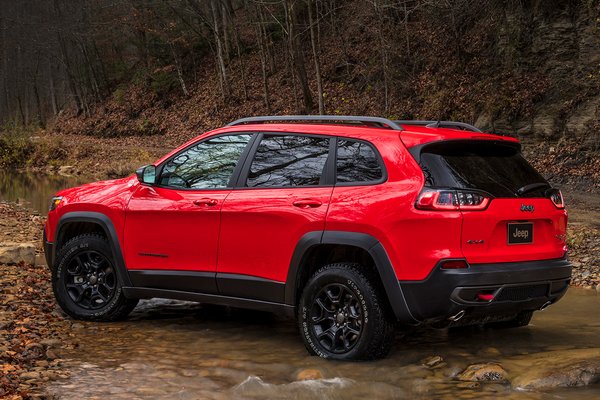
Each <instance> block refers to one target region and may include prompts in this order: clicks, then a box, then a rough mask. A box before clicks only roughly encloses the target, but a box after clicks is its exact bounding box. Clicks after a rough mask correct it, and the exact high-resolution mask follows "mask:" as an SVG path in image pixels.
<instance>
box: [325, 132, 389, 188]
mask: <svg viewBox="0 0 600 400" xmlns="http://www.w3.org/2000/svg"><path fill="white" fill-rule="evenodd" d="M336 168H337V182H338V183H340V182H373V181H378V180H380V179H381V178H382V177H383V171H382V169H381V164H380V163H379V161H378V159H377V155H376V153H375V150H374V149H373V147H372V146H371V145H369V144H367V143H364V142H358V141H355V140H342V139H340V140H338V149H337V167H336Z"/></svg>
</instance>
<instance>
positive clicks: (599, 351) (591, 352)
mask: <svg viewBox="0 0 600 400" xmlns="http://www.w3.org/2000/svg"><path fill="white" fill-rule="evenodd" d="M506 365H507V368H509V370H510V371H511V373H513V371H515V372H517V371H518V372H517V373H516V374H513V375H515V376H516V377H515V378H514V379H513V381H512V385H513V387H514V388H516V389H526V390H540V389H551V388H556V387H570V386H585V385H591V384H594V383H598V382H600V348H593V349H576V350H562V351H550V352H544V353H537V354H532V355H528V356H523V357H518V358H516V359H514V360H512V361H509V362H508V363H507V364H506Z"/></svg>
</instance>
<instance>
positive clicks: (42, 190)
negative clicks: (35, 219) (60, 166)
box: [0, 170, 85, 215]
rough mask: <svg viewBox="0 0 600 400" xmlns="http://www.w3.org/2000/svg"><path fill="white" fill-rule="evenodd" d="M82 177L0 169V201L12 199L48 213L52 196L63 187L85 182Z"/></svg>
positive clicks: (44, 213) (43, 213) (40, 211)
mask: <svg viewBox="0 0 600 400" xmlns="http://www.w3.org/2000/svg"><path fill="white" fill-rule="evenodd" d="M84 182H85V180H84V179H83V178H80V177H65V176H60V175H45V174H32V173H17V172H11V171H4V170H3V171H0V201H2V200H5V201H11V202H16V203H19V204H21V205H23V206H25V207H28V208H32V209H34V210H36V211H38V212H39V213H40V214H41V215H46V214H47V213H48V204H49V202H50V198H51V197H52V196H54V194H55V193H56V192H58V191H59V190H61V189H66V188H68V187H73V186H77V185H80V184H82V183H84Z"/></svg>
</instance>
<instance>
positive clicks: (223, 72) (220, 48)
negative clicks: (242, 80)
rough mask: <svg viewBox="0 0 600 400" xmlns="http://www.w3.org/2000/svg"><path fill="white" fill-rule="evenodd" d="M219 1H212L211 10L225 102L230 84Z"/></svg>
mask: <svg viewBox="0 0 600 400" xmlns="http://www.w3.org/2000/svg"><path fill="white" fill-rule="evenodd" d="M218 7H219V5H218V0H211V2H210V9H211V12H212V17H213V31H214V36H215V47H216V51H217V65H218V68H219V75H220V81H221V94H222V95H223V100H225V101H227V99H229V94H230V90H229V82H228V81H227V69H226V68H225V59H224V57H223V43H222V41H221V34H220V32H219V31H220V29H219V17H218V15H217V13H218V10H219V8H218Z"/></svg>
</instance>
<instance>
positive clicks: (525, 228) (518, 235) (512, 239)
mask: <svg viewBox="0 0 600 400" xmlns="http://www.w3.org/2000/svg"><path fill="white" fill-rule="evenodd" d="M528 243H533V224H532V223H531V222H524V223H510V224H508V244H528Z"/></svg>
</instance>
